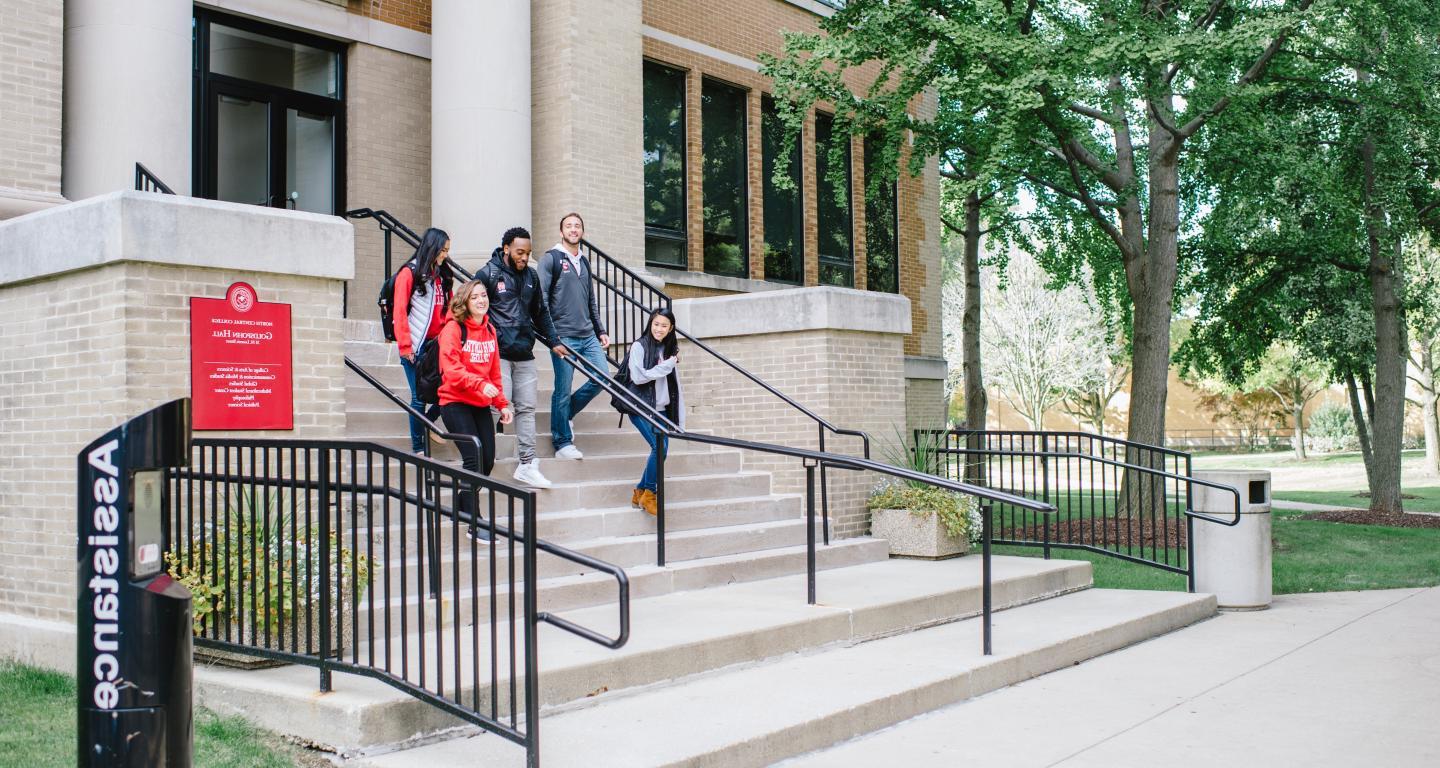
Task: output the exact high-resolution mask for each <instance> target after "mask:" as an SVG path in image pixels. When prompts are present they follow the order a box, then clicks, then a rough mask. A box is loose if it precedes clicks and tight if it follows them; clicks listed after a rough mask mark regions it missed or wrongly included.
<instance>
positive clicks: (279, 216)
mask: <svg viewBox="0 0 1440 768" xmlns="http://www.w3.org/2000/svg"><path fill="white" fill-rule="evenodd" d="M354 253H355V230H354V228H353V227H352V226H350V224H349V223H348V222H346V221H345V220H344V219H341V218H338V217H335V216H325V215H321V214H316V213H303V212H299V211H285V210H279V209H274V208H261V207H258V206H253V205H242V204H239V203H224V202H219V201H215V200H202V199H199V198H194V197H180V196H176V195H161V194H157V193H152V192H128V191H127V192H114V193H111V194H108V195H101V196H99V197H94V198H90V199H88V200H83V201H81V202H78V203H71V204H69V205H62V206H58V207H55V208H50V209H48V210H44V211H40V212H37V213H32V214H30V215H27V216H21V217H19V218H16V219H11V220H9V221H4V222H0V285H8V284H12V283H20V282H28V281H30V280H36V279H40V278H44V277H49V276H51V275H58V274H62V273H65V272H74V271H78V270H82V269H89V268H93V267H97V266H100V265H103V264H109V263H116V262H122V261H136V262H150V263H154V264H169V265H175V266H188V267H209V268H213V269H228V270H237V271H248V272H271V273H275V274H282V275H298V276H303V277H318V278H331V279H336V280H349V279H350V278H352V277H354V273H355V259H354ZM295 254H303V257H302V258H296V257H295Z"/></svg>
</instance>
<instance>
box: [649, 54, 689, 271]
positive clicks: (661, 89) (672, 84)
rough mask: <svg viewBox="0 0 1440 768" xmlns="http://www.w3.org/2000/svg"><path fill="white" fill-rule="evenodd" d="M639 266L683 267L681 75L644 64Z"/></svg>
mask: <svg viewBox="0 0 1440 768" xmlns="http://www.w3.org/2000/svg"><path fill="white" fill-rule="evenodd" d="M643 122H644V134H645V137H644V140H645V261H647V262H649V263H652V264H659V265H662V266H667V267H679V268H681V269H684V268H685V266H686V258H685V243H686V238H685V73H684V72H681V71H679V70H675V69H671V68H669V67H664V66H661V65H659V64H655V63H653V62H648V61H647V62H645V75H644V117H643Z"/></svg>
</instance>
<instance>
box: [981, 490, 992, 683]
mask: <svg viewBox="0 0 1440 768" xmlns="http://www.w3.org/2000/svg"><path fill="white" fill-rule="evenodd" d="M980 520H981V523H980V552H981V555H980V573H981V577H980V582H981V589H980V601H981V610H982V611H983V612H984V614H985V616H984V623H983V624H982V629H981V632H982V635H983V640H984V646H985V647H984V651H985V655H986V656H989V655H990V609H991V603H990V505H989V504H984V505H981V507H980Z"/></svg>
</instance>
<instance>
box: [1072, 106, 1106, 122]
mask: <svg viewBox="0 0 1440 768" xmlns="http://www.w3.org/2000/svg"><path fill="white" fill-rule="evenodd" d="M1065 108H1066V109H1068V110H1070V111H1071V112H1074V113H1075V114H1077V115H1084V116H1086V117H1088V118H1090V119H1091V120H1099V121H1100V122H1102V123H1108V122H1110V115H1107V114H1105V113H1104V112H1101V111H1100V110H1098V109H1095V108H1093V107H1087V106H1085V105H1084V104H1077V103H1075V102H1073V101H1072V102H1070V103H1069V104H1066V105H1065Z"/></svg>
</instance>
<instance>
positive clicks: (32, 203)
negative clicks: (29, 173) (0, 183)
mask: <svg viewBox="0 0 1440 768" xmlns="http://www.w3.org/2000/svg"><path fill="white" fill-rule="evenodd" d="M66 202H67V201H66V200H65V198H64V197H61V196H60V195H58V194H53V193H49V192H34V191H31V190H28V189H16V188H14V187H0V221H4V220H5V219H10V218H14V217H16V216H24V215H25V214H27V213H35V212H36V211H43V210H45V209H47V208H53V207H55V206H57V205H63V204H65V203H66Z"/></svg>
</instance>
